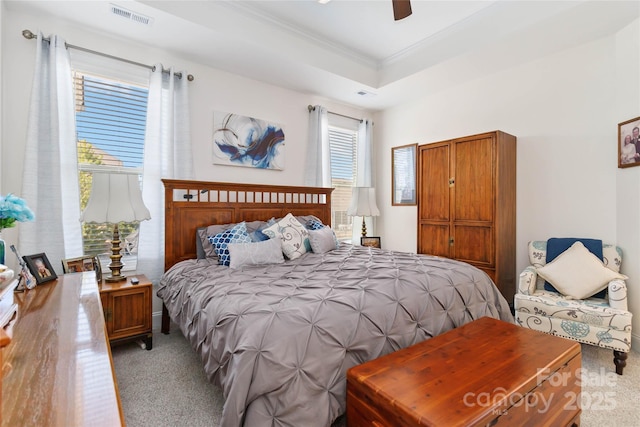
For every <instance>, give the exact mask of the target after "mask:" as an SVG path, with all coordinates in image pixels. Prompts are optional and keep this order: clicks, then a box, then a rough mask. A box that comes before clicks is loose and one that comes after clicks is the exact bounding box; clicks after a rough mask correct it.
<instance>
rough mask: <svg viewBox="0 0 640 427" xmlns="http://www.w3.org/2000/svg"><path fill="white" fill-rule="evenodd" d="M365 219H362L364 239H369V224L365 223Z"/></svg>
mask: <svg viewBox="0 0 640 427" xmlns="http://www.w3.org/2000/svg"><path fill="white" fill-rule="evenodd" d="M364 219H365V217H362V237H367V224H366V223H365V222H364Z"/></svg>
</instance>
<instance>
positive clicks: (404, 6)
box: [392, 0, 411, 21]
mask: <svg viewBox="0 0 640 427" xmlns="http://www.w3.org/2000/svg"><path fill="white" fill-rule="evenodd" d="M392 1H393V19H394V20H396V21H399V20H401V19H404V18H406V17H407V16H409V15H411V2H410V1H409V0H392Z"/></svg>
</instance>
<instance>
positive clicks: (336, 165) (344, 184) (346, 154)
mask: <svg viewBox="0 0 640 427" xmlns="http://www.w3.org/2000/svg"><path fill="white" fill-rule="evenodd" d="M357 140H358V133H357V131H356V130H351V129H345V128H339V127H334V126H329V146H330V151H331V186H332V187H333V188H334V189H335V190H333V193H332V195H331V202H332V203H331V214H332V222H331V223H332V225H333V229H334V231H335V233H336V236H337V237H338V239H340V240H351V238H352V230H353V225H352V224H353V220H352V218H351V217H349V216H347V210H348V209H349V205H350V204H351V188H352V187H354V186H355V183H356V147H357Z"/></svg>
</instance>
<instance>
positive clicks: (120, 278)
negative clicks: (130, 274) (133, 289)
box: [104, 274, 127, 283]
mask: <svg viewBox="0 0 640 427" xmlns="http://www.w3.org/2000/svg"><path fill="white" fill-rule="evenodd" d="M123 280H127V276H124V275H122V274H121V275H119V276H113V275H112V276H107V277H105V278H104V281H105V282H108V283H114V282H122V281H123Z"/></svg>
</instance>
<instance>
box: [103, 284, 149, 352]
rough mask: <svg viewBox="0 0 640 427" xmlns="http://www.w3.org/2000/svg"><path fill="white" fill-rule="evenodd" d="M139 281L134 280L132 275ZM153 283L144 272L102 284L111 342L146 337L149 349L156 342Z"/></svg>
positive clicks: (105, 314) (106, 320) (104, 308)
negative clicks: (152, 326) (132, 280)
mask: <svg viewBox="0 0 640 427" xmlns="http://www.w3.org/2000/svg"><path fill="white" fill-rule="evenodd" d="M133 277H135V278H137V279H138V283H137V284H133V283H131V278H133ZM152 291H153V285H152V283H151V281H150V280H149V279H147V277H146V276H144V275H143V274H136V275H131V276H129V277H127V280H126V281H124V280H123V281H122V282H116V283H107V282H105V281H102V283H101V284H100V300H101V301H102V310H103V311H104V318H105V323H106V326H107V334H108V335H109V342H111V343H114V342H116V341H121V340H125V339H127V340H128V339H133V338H143V339H144V343H145V346H146V349H147V350H151V348H152V346H153V336H152V332H151V297H152Z"/></svg>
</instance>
